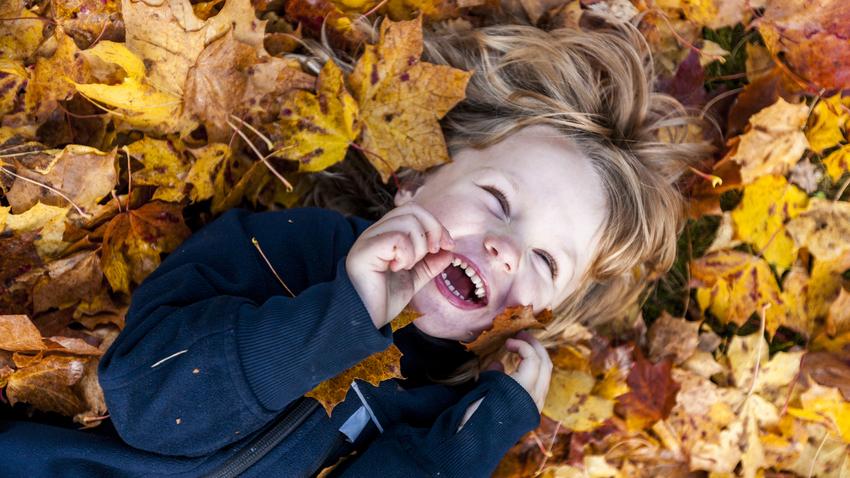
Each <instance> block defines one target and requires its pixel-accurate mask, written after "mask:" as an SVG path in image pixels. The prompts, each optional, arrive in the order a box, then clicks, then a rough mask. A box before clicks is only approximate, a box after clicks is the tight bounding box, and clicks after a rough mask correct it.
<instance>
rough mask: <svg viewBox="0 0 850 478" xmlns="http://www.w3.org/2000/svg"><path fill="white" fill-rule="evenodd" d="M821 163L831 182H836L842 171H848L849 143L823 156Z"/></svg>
mask: <svg viewBox="0 0 850 478" xmlns="http://www.w3.org/2000/svg"><path fill="white" fill-rule="evenodd" d="M823 165H824V166H826V172H827V174H829V177H830V178H831V179H832V181H833V182H836V183H837V182H838V181H840V180H841V178H842V177H843V176H844V173H846V172H848V171H850V144H845V145H844V146H842V147H840V148H838V149H836V150H835V151H833V152H831V153H829V155H828V156H827V157H825V158H823Z"/></svg>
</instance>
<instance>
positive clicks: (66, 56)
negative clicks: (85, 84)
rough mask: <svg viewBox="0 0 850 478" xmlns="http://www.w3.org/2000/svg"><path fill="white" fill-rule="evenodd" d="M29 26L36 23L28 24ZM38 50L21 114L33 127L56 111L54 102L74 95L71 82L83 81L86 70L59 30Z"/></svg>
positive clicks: (56, 104) (65, 36)
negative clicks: (32, 118) (25, 115)
mask: <svg viewBox="0 0 850 478" xmlns="http://www.w3.org/2000/svg"><path fill="white" fill-rule="evenodd" d="M31 23H39V22H32V21H31ZM45 45H49V48H47V47H42V48H41V49H39V55H38V56H37V59H36V62H35V67H34V68H33V69H32V71H31V72H30V78H29V81H28V83H27V87H26V93H25V95H24V111H25V112H26V113H27V115H29V116H30V117H34V118H35V121H36V122H37V123H42V122H44V121H46V120H47V119H48V118H49V117H50V115H52V114H54V113H55V111H56V109H57V108H58V107H59V106H58V102H59V101H62V100H67V99H69V98H71V96H73V95H74V93H75V92H76V90H75V89H74V83H73V82H74V81H84V80H85V78H87V73H88V68H87V66H86V65H85V63H84V62H83V61H82V59H80V58H79V57H78V55H79V50H78V49H77V45H76V44H75V43H74V40H73V39H71V37H69V36H68V35H66V34H65V32H64V30H62V28H61V27H59V28H57V29H56V32H55V33H54V35H53V36H52V37H51V38H49V39H48V40H46V41H45Z"/></svg>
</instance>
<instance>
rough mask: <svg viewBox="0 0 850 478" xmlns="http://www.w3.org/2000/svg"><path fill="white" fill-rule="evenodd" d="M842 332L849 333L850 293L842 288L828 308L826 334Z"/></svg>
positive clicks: (832, 334)
mask: <svg viewBox="0 0 850 478" xmlns="http://www.w3.org/2000/svg"><path fill="white" fill-rule="evenodd" d="M844 332H850V292H847V289H844V288H843V287H842V288H841V290H840V291H839V293H838V298H837V299H835V302H833V303H832V305H830V306H829V314H828V315H827V316H826V333H827V334H829V335H830V336H832V337H834V336H836V335H841V334H843V333H844ZM848 383H850V382H848Z"/></svg>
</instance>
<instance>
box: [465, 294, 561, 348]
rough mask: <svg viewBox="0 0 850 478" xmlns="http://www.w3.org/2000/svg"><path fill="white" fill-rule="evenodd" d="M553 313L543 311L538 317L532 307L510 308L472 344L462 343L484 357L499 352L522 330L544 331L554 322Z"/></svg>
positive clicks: (495, 319)
mask: <svg viewBox="0 0 850 478" xmlns="http://www.w3.org/2000/svg"><path fill="white" fill-rule="evenodd" d="M552 319H553V316H552V311H551V310H549V309H546V310H543V311H542V312H541V313H540V314H538V315H537V316H535V315H534V312H533V310H532V308H531V306H530V305H526V306H514V307H508V308H506V309H505V310H504V311H502V313H501V314H499V315H497V316H496V318H494V319H493V325H492V326H491V327H490V328H489V329H487V330H485V331H483V332H481V334H479V335H478V337H476V338H475V340H473V341H472V342H468V343H465V342H462V343H463V345H464V346H465V347H466V350H469V351H470V352H473V353H475V354H476V355H478V356H479V357H483V356H485V355H488V354H490V353H492V352H495V351H496V350H498V349H499V348H500V347H501V346H502V345H503V344H504V343H505V341H506V340H508V338H510V337H512V336H513V335H514V334H516V333H517V332H519V331H520V330H522V329H542V328H544V327H545V326H546V324H548V323H549V322H550V321H552Z"/></svg>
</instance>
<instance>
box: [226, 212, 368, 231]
mask: <svg viewBox="0 0 850 478" xmlns="http://www.w3.org/2000/svg"><path fill="white" fill-rule="evenodd" d="M218 221H221V222H231V221H236V222H239V223H241V224H242V225H243V226H246V227H247V228H249V229H252V230H268V229H273V230H275V231H278V232H284V231H285V230H287V229H298V230H300V231H305V230H307V231H315V232H320V231H327V230H329V229H330V230H344V231H346V232H347V231H353V232H354V234H355V235H359V234H360V232H362V231H363V230H364V229H366V228H367V227H369V225H371V224H372V222H373V221H371V220H368V219H364V218H361V217H359V216H353V215H348V216H346V215H344V214H342V213H340V212H339V211H335V210H333V209H324V208H319V207H296V208H289V209H280V210H275V211H251V210H249V209H244V208H233V209H230V210H228V211H227V212H225V213H224V214H222V215H221V217H220V218H219V219H218Z"/></svg>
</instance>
